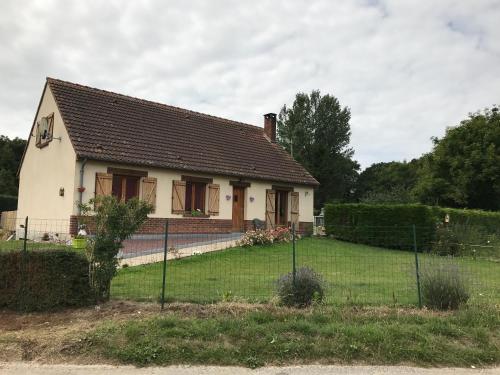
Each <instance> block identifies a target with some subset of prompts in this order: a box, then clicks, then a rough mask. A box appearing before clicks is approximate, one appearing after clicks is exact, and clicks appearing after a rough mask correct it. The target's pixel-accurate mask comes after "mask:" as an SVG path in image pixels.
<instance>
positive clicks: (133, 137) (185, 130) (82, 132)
mask: <svg viewBox="0 0 500 375" xmlns="http://www.w3.org/2000/svg"><path fill="white" fill-rule="evenodd" d="M47 82H48V84H49V86H50V88H51V90H52V93H53V94H54V97H55V100H56V102H57V105H58V108H59V110H60V112H61V116H62V118H63V120H64V122H65V125H66V127H67V129H68V133H69V136H70V138H71V141H72V143H73V146H74V148H75V152H76V154H77V156H78V157H79V158H88V159H94V160H102V161H109V162H118V163H126V164H132V165H144V166H154V167H160V168H171V169H180V170H188V171H196V172H205V173H215V174H222V175H227V176H235V177H243V178H255V179H261V180H269V181H277V182H287V183H295V184H304V185H317V184H318V182H317V181H316V180H315V179H314V178H313V177H312V176H311V175H310V174H309V173H308V172H307V171H306V170H305V169H304V168H303V167H302V166H301V165H300V164H299V163H297V162H296V161H295V160H294V159H293V158H291V157H290V155H289V154H288V153H287V152H286V151H285V150H283V149H282V148H281V146H279V145H277V144H274V143H271V142H269V140H268V139H267V138H265V136H264V130H263V128H260V127H257V126H253V125H249V124H244V123H241V122H237V121H231V120H226V119H223V118H219V117H214V116H210V115H206V114H202V113H198V112H194V111H189V110H185V109H181V108H177V107H173V106H169V105H165V104H160V103H155V102H151V101H147V100H142V99H137V98H133V97H130V96H125V95H121V94H116V93H112V92H109V91H104V90H99V89H95V88H91V87H87V86H82V85H78V84H75V83H70V82H66V81H61V80H57V79H53V78H47Z"/></svg>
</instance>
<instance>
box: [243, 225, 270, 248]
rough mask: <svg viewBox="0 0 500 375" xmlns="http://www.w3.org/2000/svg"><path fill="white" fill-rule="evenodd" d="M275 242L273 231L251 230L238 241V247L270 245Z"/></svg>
mask: <svg viewBox="0 0 500 375" xmlns="http://www.w3.org/2000/svg"><path fill="white" fill-rule="evenodd" d="M273 241H274V238H273V235H272V233H271V231H268V230H265V229H257V230H249V231H247V232H246V233H245V234H244V235H243V237H242V238H241V240H239V241H238V246H245V247H247V246H254V245H270V244H272V243H273Z"/></svg>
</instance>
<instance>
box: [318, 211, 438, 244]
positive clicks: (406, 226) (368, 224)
mask: <svg viewBox="0 0 500 375" xmlns="http://www.w3.org/2000/svg"><path fill="white" fill-rule="evenodd" d="M413 225H415V226H416V227H417V231H416V232H417V246H418V248H419V249H423V248H427V247H429V245H430V242H431V233H429V229H428V228H433V227H434V226H435V218H434V214H433V210H432V209H431V208H430V207H427V206H423V205H420V204H395V205H387V204H361V203H360V204H353V203H346V204H328V205H326V207H325V227H326V228H325V229H326V233H327V234H330V235H333V236H335V237H336V238H338V239H341V240H345V241H350V242H356V243H364V244H368V245H374V246H381V247H388V248H397V249H412V248H413V227H412V226H413Z"/></svg>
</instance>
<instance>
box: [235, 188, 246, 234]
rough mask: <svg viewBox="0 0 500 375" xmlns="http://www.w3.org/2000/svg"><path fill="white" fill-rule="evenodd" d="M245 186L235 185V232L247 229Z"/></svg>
mask: <svg viewBox="0 0 500 375" xmlns="http://www.w3.org/2000/svg"><path fill="white" fill-rule="evenodd" d="M244 213H245V188H243V187H238V186H233V232H244V231H245V221H244V217H245V215H244Z"/></svg>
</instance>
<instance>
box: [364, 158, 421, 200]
mask: <svg viewBox="0 0 500 375" xmlns="http://www.w3.org/2000/svg"><path fill="white" fill-rule="evenodd" d="M420 164H421V162H420V160H418V159H413V160H412V161H410V162H409V163H407V162H406V161H403V162H398V161H391V162H388V163H375V164H372V165H371V166H369V167H368V168H366V169H365V170H364V171H363V172H361V173H360V175H359V178H358V180H357V184H356V198H357V199H358V200H360V201H363V202H371V203H414V202H416V198H415V197H414V196H413V194H412V190H413V188H414V187H415V185H416V184H417V181H418V171H419V168H420Z"/></svg>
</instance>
